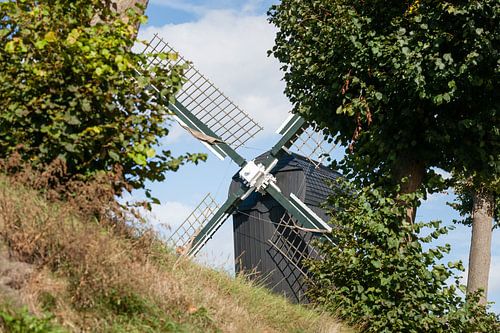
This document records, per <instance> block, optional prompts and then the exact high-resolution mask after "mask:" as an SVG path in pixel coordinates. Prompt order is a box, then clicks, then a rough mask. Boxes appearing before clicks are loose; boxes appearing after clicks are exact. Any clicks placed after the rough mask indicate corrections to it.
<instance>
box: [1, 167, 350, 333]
mask: <svg viewBox="0 0 500 333" xmlns="http://www.w3.org/2000/svg"><path fill="white" fill-rule="evenodd" d="M1 243H3V246H6V247H7V248H8V251H9V253H10V259H9V260H15V261H20V262H25V263H30V264H31V265H33V267H35V270H34V272H35V273H33V274H32V275H31V276H30V278H29V279H27V280H26V281H24V282H23V283H22V284H21V285H20V287H19V288H18V289H19V290H18V294H19V298H20V299H21V301H22V303H24V304H26V305H28V307H29V309H30V311H31V313H33V314H35V315H38V316H40V317H43V316H44V313H46V312H47V311H48V312H50V313H52V314H53V315H54V321H57V322H58V324H59V325H61V326H62V327H65V328H66V329H68V330H69V331H92V332H341V331H345V329H344V328H343V327H342V325H341V324H339V323H338V322H337V321H336V320H335V319H334V318H331V317H329V316H328V315H326V314H320V313H318V312H316V311H313V310H311V309H306V308H304V307H302V306H297V305H292V304H290V303H289V302H287V301H286V300H285V299H284V298H282V297H279V296H276V295H272V294H271V293H269V292H268V291H267V290H266V289H264V288H263V287H259V286H255V285H252V284H250V283H248V282H247V281H245V280H244V278H241V277H238V278H236V279H234V278H231V277H229V276H228V275H226V274H224V273H220V272H215V271H213V270H210V269H207V268H203V267H201V266H198V265H196V264H194V263H192V262H191V261H188V260H184V259H179V258H178V257H177V256H176V255H174V254H173V253H171V251H170V250H169V249H168V248H166V247H165V246H164V245H163V244H162V243H161V242H159V241H158V240H157V238H156V237H155V235H154V234H152V233H151V232H141V233H140V234H139V233H138V232H137V230H136V229H134V228H133V227H129V226H127V224H126V223H119V222H117V221H106V220H103V219H98V218H96V217H95V215H91V216H84V215H82V214H81V212H80V211H75V208H74V207H73V206H72V205H67V204H65V203H62V202H51V203H49V202H48V201H47V200H45V199H44V198H43V197H41V196H40V195H39V194H38V192H35V191H33V190H30V189H28V188H26V187H23V186H19V185H12V184H11V183H10V180H9V179H8V178H6V177H4V176H0V245H1Z"/></svg>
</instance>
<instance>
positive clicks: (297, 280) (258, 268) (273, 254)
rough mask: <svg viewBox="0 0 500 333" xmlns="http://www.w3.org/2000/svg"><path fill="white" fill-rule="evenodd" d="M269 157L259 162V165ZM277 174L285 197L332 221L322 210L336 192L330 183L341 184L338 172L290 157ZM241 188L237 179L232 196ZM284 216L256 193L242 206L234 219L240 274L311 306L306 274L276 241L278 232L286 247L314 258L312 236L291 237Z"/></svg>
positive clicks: (281, 208) (278, 209) (295, 300)
mask: <svg viewBox="0 0 500 333" xmlns="http://www.w3.org/2000/svg"><path fill="white" fill-rule="evenodd" d="M266 156H267V155H263V156H261V157H259V158H258V159H257V161H259V160H260V159H264V158H265V157H266ZM272 173H273V174H274V175H275V177H276V179H277V183H278V186H279V187H280V188H281V190H282V191H283V193H284V194H285V195H286V196H289V195H290V193H294V194H295V195H296V196H297V197H298V198H299V199H301V200H302V201H303V202H304V203H306V205H308V206H309V208H311V209H312V210H313V211H314V212H315V213H316V214H318V216H320V217H321V218H322V219H323V220H325V221H328V217H327V216H326V215H325V213H324V211H323V210H322V209H321V208H320V205H321V203H323V202H324V201H325V200H326V198H327V196H328V195H329V193H330V191H331V190H330V189H329V187H328V186H327V184H326V183H325V181H327V180H333V179H335V178H337V177H338V176H339V174H338V173H337V172H334V171H332V170H329V169H327V168H325V167H322V166H321V167H319V168H318V169H317V168H315V165H314V164H312V163H311V162H309V161H308V160H307V159H305V158H303V157H301V156H298V155H290V156H286V157H284V158H282V159H281V160H280V161H279V162H278V164H277V165H276V167H275V168H274V169H273V171H272ZM239 186H240V185H239V178H238V177H237V175H235V177H233V183H232V184H231V189H230V191H234V190H235V189H236V188H239ZM285 213H286V211H285V210H284V208H283V207H281V205H280V204H279V203H278V202H276V201H275V200H274V199H273V198H272V197H271V196H269V195H262V194H259V193H253V194H252V195H250V196H249V197H248V198H247V199H246V200H245V201H243V202H242V203H241V204H240V206H239V207H238V210H237V212H236V213H235V214H234V215H233V230H234V249H235V264H236V272H237V273H241V272H244V273H245V274H247V275H248V276H249V277H250V278H252V279H255V280H257V281H259V282H260V283H263V284H264V285H266V286H267V287H269V288H270V289H271V290H273V291H274V292H276V293H279V294H283V295H285V296H286V297H288V298H289V299H290V300H291V301H293V302H306V301H307V300H306V299H305V297H304V293H305V291H306V286H305V283H304V276H303V269H302V270H301V269H300V268H301V267H297V263H295V264H293V263H291V262H290V260H289V258H286V256H285V255H283V253H282V252H286V251H283V250H282V251H280V246H281V245H280V240H279V239H278V241H276V240H277V239H276V234H277V231H278V233H279V234H280V235H282V237H287V238H288V239H287V240H286V241H289V242H292V243H293V244H294V246H295V247H297V249H299V250H300V251H302V252H303V253H306V254H307V253H308V252H311V253H312V251H310V249H309V244H310V240H311V237H313V236H312V234H311V233H305V232H302V231H301V232H298V234H297V233H295V234H292V233H289V232H288V230H289V229H288V228H283V225H281V224H280V220H281V218H282V217H283V216H284V214H285ZM280 228H281V229H280ZM277 229H278V230H277ZM273 243H274V245H273Z"/></svg>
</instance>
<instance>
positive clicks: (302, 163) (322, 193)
mask: <svg viewBox="0 0 500 333" xmlns="http://www.w3.org/2000/svg"><path fill="white" fill-rule="evenodd" d="M268 156H269V152H266V153H264V154H263V155H260V156H259V157H257V158H256V162H257V163H258V162H263V161H264V160H265V159H266V158H267V157H268ZM294 172H297V173H301V174H303V175H304V177H280V175H283V174H285V173H294ZM271 173H272V174H273V175H275V176H276V177H277V178H278V186H280V187H297V185H298V186H299V188H300V191H298V192H300V193H296V192H294V194H295V195H297V196H298V197H299V198H300V199H302V200H303V201H304V203H305V204H306V205H308V206H310V207H314V208H317V207H319V206H320V205H321V204H322V203H323V202H325V201H326V199H327V197H328V195H330V194H331V193H332V190H331V188H330V186H329V185H328V182H329V181H332V180H335V179H336V178H338V177H340V174H339V173H338V172H337V171H334V170H332V169H330V168H328V167H325V166H323V165H321V164H320V165H319V166H318V167H317V164H315V163H312V162H310V161H309V160H308V159H307V158H306V157H303V156H301V155H298V154H294V153H291V154H289V155H286V156H284V157H282V158H280V159H279V161H278V163H277V164H276V166H275V167H274V168H273V170H272V171H271ZM240 181H241V180H240V178H239V176H238V174H235V175H234V176H233V182H236V183H238V182H240ZM289 182H300V184H287V183H289ZM283 183H285V184H283ZM283 190H284V192H285V194H286V195H289V193H286V192H287V191H286V188H285V189H283ZM261 199H262V195H260V194H259V193H254V194H252V195H250V196H249V197H248V198H247V199H246V200H245V201H243V202H242V203H241V204H240V206H239V209H249V208H252V207H255V206H256V205H257V202H258V201H259V200H261Z"/></svg>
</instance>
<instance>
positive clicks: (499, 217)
mask: <svg viewBox="0 0 500 333" xmlns="http://www.w3.org/2000/svg"><path fill="white" fill-rule="evenodd" d="M455 176H456V177H458V178H459V179H461V180H459V181H458V185H457V186H455V191H456V192H457V194H458V198H457V200H456V201H455V202H454V203H452V204H451V206H452V207H454V208H455V209H457V210H458V211H459V212H460V214H461V215H462V216H464V219H462V220H460V221H455V222H458V223H463V224H465V225H468V226H471V227H472V233H471V246H470V251H469V274H468V279H467V292H468V293H474V292H476V291H477V290H479V289H482V290H483V295H482V297H481V303H482V304H486V301H487V295H488V280H489V271H490V263H491V239H492V229H493V228H494V227H495V226H498V224H499V223H500V194H499V189H498V181H499V180H498V179H496V180H493V179H492V180H491V181H490V182H488V184H486V183H484V182H483V183H482V184H481V183H479V184H478V183H475V182H474V179H473V178H468V179H464V176H463V175H459V174H458V175H455ZM475 180H477V177H476V179H475ZM495 189H496V190H495ZM495 221H496V224H495V225H494V222H495Z"/></svg>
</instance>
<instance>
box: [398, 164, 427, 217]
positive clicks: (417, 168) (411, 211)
mask: <svg viewBox="0 0 500 333" xmlns="http://www.w3.org/2000/svg"><path fill="white" fill-rule="evenodd" d="M424 176H425V166H424V164H423V163H422V162H420V161H416V160H414V159H411V158H400V164H399V165H398V167H396V168H395V171H394V178H395V180H396V181H397V184H399V185H400V187H401V188H400V190H399V193H401V194H409V193H414V192H416V191H417V190H418V189H419V188H420V186H421V185H422V181H423V179H424ZM416 215H417V207H408V209H407V210H406V221H407V222H409V223H414V222H415V218H416Z"/></svg>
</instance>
